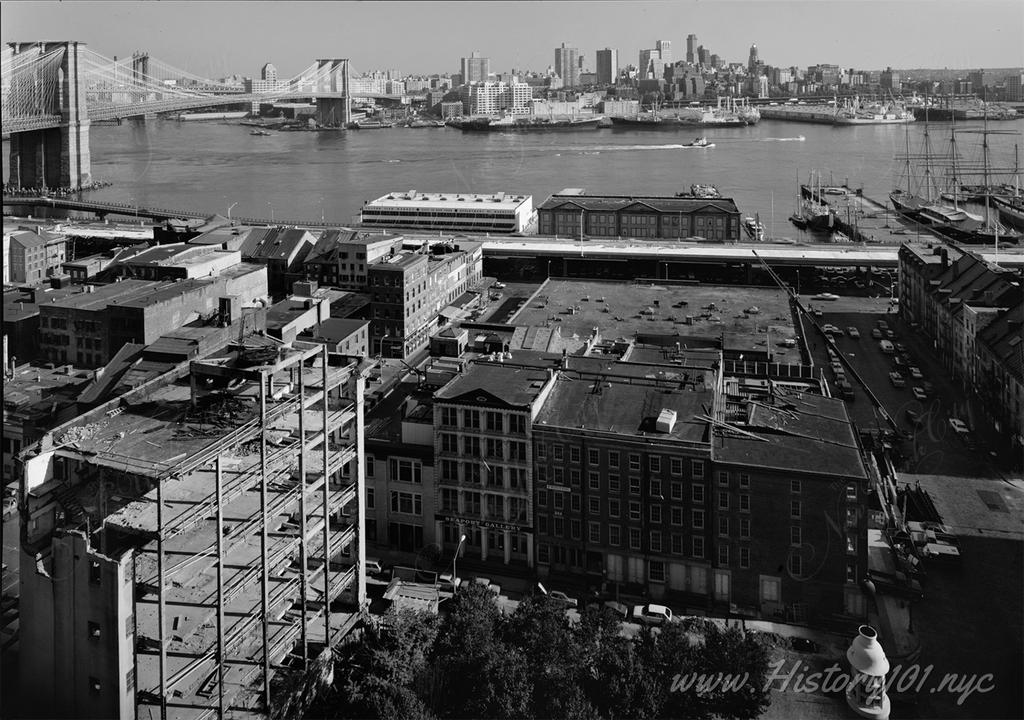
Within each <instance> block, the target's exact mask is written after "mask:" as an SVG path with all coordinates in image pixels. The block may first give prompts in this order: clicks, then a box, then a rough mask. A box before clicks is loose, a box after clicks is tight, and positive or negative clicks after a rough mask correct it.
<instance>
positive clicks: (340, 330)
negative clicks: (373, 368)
mask: <svg viewBox="0 0 1024 720" xmlns="http://www.w3.org/2000/svg"><path fill="white" fill-rule="evenodd" d="M299 339H300V340H305V341H307V342H315V343H321V344H323V345H326V346H327V348H328V349H329V350H330V351H331V352H334V353H339V354H341V355H354V356H356V357H369V355H370V321H369V320H360V319H357V318H351V319H345V318H327V319H326V320H323V321H322V322H320V323H319V324H317V325H315V326H313V327H312V328H311V329H310V330H309V331H308V332H306V333H304V334H301V335H300V336H299Z"/></svg>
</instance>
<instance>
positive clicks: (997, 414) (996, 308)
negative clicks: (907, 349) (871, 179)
mask: <svg viewBox="0 0 1024 720" xmlns="http://www.w3.org/2000/svg"><path fill="white" fill-rule="evenodd" d="M899 271H900V314H901V316H902V317H903V318H904V319H905V320H906V321H907V322H909V323H911V324H916V325H917V326H918V327H919V329H920V330H921V332H923V333H924V334H925V335H926V336H927V337H928V338H930V339H931V340H932V342H933V343H934V347H935V351H936V354H937V356H938V357H939V358H940V359H941V360H942V363H943V365H944V366H945V367H946V369H947V370H949V371H950V373H951V374H952V375H953V377H954V378H955V379H958V380H959V381H960V382H961V383H962V384H963V386H964V387H965V389H967V390H969V391H971V392H974V393H976V394H977V396H978V398H979V399H980V400H981V403H980V405H981V407H982V408H984V410H985V412H986V413H988V414H989V420H991V422H992V424H993V426H994V427H995V429H996V430H997V432H1000V433H1002V434H1003V435H1004V437H1005V439H1007V440H1009V442H1010V444H1011V446H1012V447H1013V448H1015V449H1016V451H1017V453H1018V454H1019V451H1020V449H1021V448H1022V447H1024V378H1022V368H1024V354H1022V353H1024V347H1022V342H1024V292H1022V286H1024V282H1022V281H1024V278H1022V277H1021V276H1020V275H1019V274H1018V273H1016V272H1014V271H1013V270H1008V269H1006V268H1004V267H1000V266H999V265H996V264H994V263H990V262H987V261H986V260H984V259H983V258H982V257H981V256H979V255H977V254H975V253H973V252H970V251H968V250H964V249H962V248H961V249H957V248H954V247H951V246H946V245H941V246H939V245H935V246H928V247H921V246H913V245H904V246H903V247H902V248H901V249H900V253H899Z"/></svg>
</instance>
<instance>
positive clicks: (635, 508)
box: [629, 500, 641, 520]
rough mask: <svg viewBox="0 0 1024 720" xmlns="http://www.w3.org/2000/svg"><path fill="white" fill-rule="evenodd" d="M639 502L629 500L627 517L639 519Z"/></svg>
mask: <svg viewBox="0 0 1024 720" xmlns="http://www.w3.org/2000/svg"><path fill="white" fill-rule="evenodd" d="M640 517H641V516H640V503H638V502H636V501H635V500H630V501H629V519H630V520H639V519H640Z"/></svg>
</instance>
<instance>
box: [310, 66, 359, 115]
mask: <svg viewBox="0 0 1024 720" xmlns="http://www.w3.org/2000/svg"><path fill="white" fill-rule="evenodd" d="M316 62H317V73H316V75H317V78H318V79H317V87H316V93H317V99H316V121H317V124H318V125H321V126H322V127H344V126H345V125H348V123H349V122H351V121H352V105H351V97H350V96H351V93H350V92H349V67H348V59H346V58H333V59H318V60H317V61H316Z"/></svg>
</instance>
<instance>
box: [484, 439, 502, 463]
mask: <svg viewBox="0 0 1024 720" xmlns="http://www.w3.org/2000/svg"><path fill="white" fill-rule="evenodd" d="M504 449H505V447H504V441H503V440H502V439H501V438H487V457H489V458H497V459H498V460H501V459H502V458H504V457H505V453H504Z"/></svg>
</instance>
